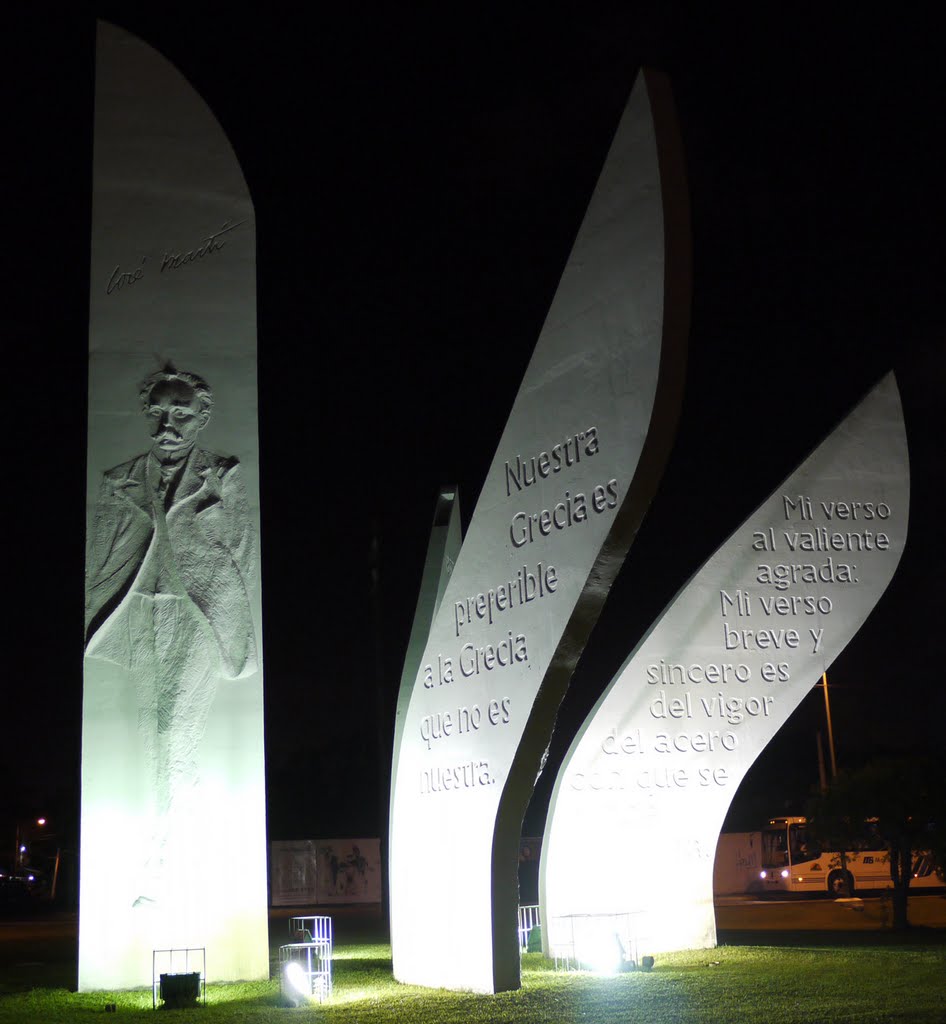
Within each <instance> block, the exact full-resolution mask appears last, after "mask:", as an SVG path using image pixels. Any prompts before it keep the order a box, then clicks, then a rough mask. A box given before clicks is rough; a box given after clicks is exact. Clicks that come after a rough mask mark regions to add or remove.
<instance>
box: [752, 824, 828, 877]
mask: <svg viewBox="0 0 946 1024" xmlns="http://www.w3.org/2000/svg"><path fill="white" fill-rule="evenodd" d="M820 856H821V849H820V847H818V845H817V844H816V843H815V842H814V841H813V840H811V839H809V836H808V828H807V826H806V825H805V824H804V823H803V822H792V823H791V824H787V823H786V824H774V825H769V826H768V827H767V828H766V829H765V830H764V831H763V832H762V865H763V867H769V868H778V867H782V866H784V865H787V864H798V863H800V862H802V861H808V860H816V859H817V858H818V857H820Z"/></svg>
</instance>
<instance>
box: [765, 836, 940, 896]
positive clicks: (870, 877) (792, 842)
mask: <svg viewBox="0 0 946 1024" xmlns="http://www.w3.org/2000/svg"><path fill="white" fill-rule="evenodd" d="M864 828H865V840H866V842H865V844H864V846H865V849H862V850H847V851H845V854H846V863H845V866H844V867H843V868H842V867H841V854H840V853H839V852H838V851H836V850H825V849H822V848H821V846H820V844H819V843H818V842H816V841H815V840H814V839H813V838H810V837H809V835H808V822H807V819H805V818H771V819H770V820H769V823H768V825H766V826H765V827H764V828H763V829H762V863H761V866H760V871H759V878H760V880H761V882H762V888H763V889H764V891H765V892H807V893H822V892H827V893H830V894H831V895H833V896H852V895H853V894H854V893H855V891H857V890H858V889H889V888H892V887H893V882H892V881H891V878H890V867H889V865H888V863H887V851H886V849H885V847H884V844H883V843H882V842H881V840H880V839H879V837H877V829H876V825H875V823H874V822H871V821H868V822H866V823H865V825H864ZM871 838H875V839H876V842H874V843H871V842H870V840H871ZM872 846H875V847H876V849H871V848H870V847H872ZM942 885H943V880H942V879H941V878H940V877H939V875H937V873H936V872H935V871H934V870H933V861H932V858H931V857H930V856H929V855H928V854H925V853H914V855H913V878H912V879H911V880H910V889H911V891H912V890H913V889H932V888H936V887H938V886H942Z"/></svg>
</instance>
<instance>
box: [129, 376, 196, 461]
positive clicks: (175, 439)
mask: <svg viewBox="0 0 946 1024" xmlns="http://www.w3.org/2000/svg"><path fill="white" fill-rule="evenodd" d="M145 415H146V416H147V417H148V423H149V426H150V429H151V438H152V447H151V450H152V451H153V452H154V455H155V457H156V458H157V459H158V461H159V462H178V461H179V460H180V459H183V458H185V457H186V456H187V453H188V452H189V451H190V450H191V448H193V447H194V442H195V441H196V440H197V435H198V434H199V433H200V431H201V429H202V428H203V427H204V425H205V424H206V423H207V420H208V419H210V412H209V410H207V409H205V408H203V407H202V404H201V402H200V400H199V399H198V397H197V394H196V392H195V391H194V389H193V388H192V387H191V386H190V385H189V384H185V383H184V381H182V380H166V381H160V382H159V383H157V384H155V386H154V387H153V388H152V389H151V395H150V397H149V402H148V408H147V409H146V410H145Z"/></svg>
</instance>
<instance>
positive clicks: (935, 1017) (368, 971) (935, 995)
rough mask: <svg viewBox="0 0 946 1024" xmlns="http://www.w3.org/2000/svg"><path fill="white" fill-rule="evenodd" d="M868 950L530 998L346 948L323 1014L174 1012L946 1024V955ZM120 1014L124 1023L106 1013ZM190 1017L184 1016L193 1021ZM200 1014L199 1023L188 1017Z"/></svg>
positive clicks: (233, 1007)
mask: <svg viewBox="0 0 946 1024" xmlns="http://www.w3.org/2000/svg"><path fill="white" fill-rule="evenodd" d="M931 938H932V942H931V944H930V945H922V944H920V942H918V941H917V936H912V937H911V939H910V940H909V941H908V942H903V943H894V942H889V941H888V942H882V943H877V944H874V945H870V944H868V943H857V944H856V945H855V946H852V947H847V946H845V947H841V946H806V945H802V944H798V945H791V944H789V942H786V940H787V939H789V936H785V935H782V936H780V940H781V941H783V942H785V944H784V945H780V946H777V947H776V946H720V947H718V948H717V949H712V950H698V951H693V952H688V953H675V954H672V955H671V954H665V955H663V956H658V957H657V963H656V966H655V967H654V970H653V971H651V972H649V973H643V972H639V973H632V974H623V975H620V976H617V977H612V978H603V977H595V976H592V975H590V974H584V973H570V974H567V973H564V972H560V971H555V970H553V969H552V965H551V963H549V962H548V961H546V960H544V959H543V958H542V957H541V955H539V954H537V953H533V954H527V955H526V956H525V957H524V958H523V965H522V966H523V970H522V982H523V984H522V989H521V990H520V991H518V992H509V993H505V994H503V995H499V996H476V995H469V994H462V993H456V992H445V991H431V990H428V989H420V988H415V987H413V986H410V985H398V984H397V983H396V982H395V981H394V980H393V979H392V976H391V949H390V946H388V945H383V944H372V943H367V942H364V943H359V944H357V945H356V944H351V945H342V946H339V947H337V949H336V960H335V964H334V977H335V993H334V996H333V998H332V1000H331V1001H330V1002H328V1003H326V1004H325V1005H323V1006H321V1007H311V1008H301V1009H286V1008H283V1007H282V1006H281V1005H280V997H279V989H278V983H277V982H275V981H272V982H259V983H254V984H242V985H219V986H210V987H209V988H208V991H207V1006H206V1008H201V1009H199V1010H190V1011H167V1013H166V1014H164V1016H167V1015H168V1014H170V1016H172V1017H173V1018H174V1019H183V1020H190V1019H197V1020H205V1021H207V1022H210V1021H233V1022H235V1024H240V1022H244V1021H245V1022H261V1024H269V1022H276V1021H293V1020H310V1019H311V1020H324V1021H326V1022H332V1021H337V1022H340V1024H342V1022H344V1024H382V1022H383V1024H415V1022H417V1024H421V1022H428V1021H430V1022H444V1024H453V1022H456V1024H476V1022H479V1021H482V1022H490V1024H555V1022H559V1021H561V1022H573V1021H574V1022H578V1021H588V1022H589V1024H592V1022H593V1024H608V1022H612V1021H613V1022H615V1024H617V1022H621V1024H626V1022H632V1021H640V1022H642V1024H690V1022H692V1024H714V1022H719V1024H754V1022H759V1024H789V1022H792V1024H795V1022H802V1021H811V1022H819V1024H821V1022H832V1024H842V1022H848V1021H849V1022H851V1024H881V1022H895V1021H896V1022H903V1024H944V1022H946V945H944V944H943V941H942V936H941V935H937V936H935V937H931ZM108 1002H114V1003H116V1004H117V1013H116V1014H115V1016H114V1017H113V1016H112V1015H111V1014H105V1013H104V1009H105V1004H106V1003H108ZM152 1012H153V1011H152V1009H151V993H150V991H147V990H146V991H143V992H122V993H115V994H114V995H107V994H105V993H95V994H82V995H78V994H75V993H73V992H69V991H67V990H65V989H53V988H34V989H33V990H31V991H27V992H8V994H5V995H0V1022H2V1021H36V1022H38V1024H57V1022H70V1024H71V1022H80V1021H87V1022H90V1024H91V1022H94V1021H96V1020H104V1021H108V1020H113V1019H114V1020H121V1021H139V1020H149V1019H150V1020H153V1019H154V1017H153V1016H151V1015H152ZM182 1014H184V1015H185V1016H183V1017H182ZM187 1014H189V1016H186V1015H187Z"/></svg>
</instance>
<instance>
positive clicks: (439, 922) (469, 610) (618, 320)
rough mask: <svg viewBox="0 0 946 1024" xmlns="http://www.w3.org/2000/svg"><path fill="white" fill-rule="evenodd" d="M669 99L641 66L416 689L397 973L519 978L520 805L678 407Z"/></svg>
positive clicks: (467, 982) (398, 879) (466, 979)
mask: <svg viewBox="0 0 946 1024" xmlns="http://www.w3.org/2000/svg"><path fill="white" fill-rule="evenodd" d="M669 107H670V104H669V92H668V89H667V85H666V82H665V81H663V80H662V79H661V78H660V77H659V76H656V77H653V78H651V77H648V78H647V81H646V84H645V79H644V77H643V76H641V77H640V78H639V79H638V82H637V84H636V86H635V88H634V90H633V93H632V95H631V98H630V100H629V102H628V105H627V108H626V110H625V112H624V114H623V117H622V119H621V122H620V125H619V127H618V129H617V133H616V135H615V139H614V142H613V144H612V147H611V151H610V153H609V154H608V157H607V160H606V162H605V166H604V169H603V171H602V174H601V177H600V179H599V181H598V184H597V186H596V189H595V191H594V194H593V196H592V199H591V202H590V204H589V207H588V210H587V212H586V214H585V218H584V221H583V223H582V225H581V229H580V231H579V233H578V237H577V239H576V242H575V244H574V247H573V249H572V252H571V255H570V257H569V260H568V264H567V266H566V268H565V270H564V273H563V276H562V279H561V282H560V284H559V287H558V291H557V292H556V295H555V298H554V300H553V302H552V305H551V308H550V310H549V313H548V316H547V319H546V322H545V325H544V327H543V329H542V332H541V334H540V337H539V340H538V342H537V345H536V349H535V352H534V355H533V357H532V360H531V362H530V364H529V366H528V368H527V370H526V373H525V377H524V379H523V382H522V385H521V388H520V391H519V394H518V396H517V398H516V401H515V403H514V406H513V409H512V412H511V413H510V416H509V419H508V422H507V425H506V428H505V431H504V433H503V436H502V438H501V440H500V443H499V448H498V450H497V453H496V455H495V457H494V460H493V463H492V466H491V468H490V471H489V473H488V476H487V479H486V482H485V484H484V487H483V490H482V493H481V494H480V497H479V500H478V502H477V505H476V508H475V510H474V514H473V517H472V520H471V523H470V526H469V530H468V532H467V535H466V537H465V539H464V541H463V546H462V548H461V550H460V554H459V557H458V559H457V563H456V567H455V569H454V571H453V573H452V575H451V577H450V581H449V583H448V584H447V588H446V591H445V593H444V596H443V599H442V603H441V605H440V608H439V611H438V613H437V615H436V616H435V617H434V620H433V623H432V626H431V628H430V633H429V636H428V637H427V642H426V645H425V649H424V653H423V657H422V658H421V659H420V664H419V669H418V671H417V673H416V680H415V681H414V682H413V687H412V690H411V693H410V700H409V702H408V703H407V706H406V707H405V706H404V703H403V701H402V702H401V707H400V711H399V720H398V725H397V729H398V736H399V737H400V746H399V756H398V763H397V764H396V765H395V767H394V772H395V778H396V781H395V785H394V790H393V797H392V819H391V820H392V830H391V847H390V849H391V852H390V885H391V930H392V942H393V952H394V971H395V976H396V977H397V978H398V979H399V980H400V981H404V982H413V983H416V984H421V985H428V986H433V987H447V988H458V989H470V990H473V991H479V992H493V991H499V990H505V989H510V988H515V987H518V985H519V955H518V946H517V936H516V906H517V864H518V848H519V832H520V826H521V822H522V816H523V814H524V812H525V808H526V805H527V802H528V799H529V796H530V795H531V792H532V788H533V785H534V781H535V778H536V774H537V772H538V771H539V768H540V765H541V763H542V759H543V755H544V752H545V750H546V747H547V744H548V740H549V736H550V733H551V729H552V724H553V721H554V716H555V712H556V710H557V708H558V705H559V702H560V700H561V697H562V694H563V693H564V691H565V688H566V686H567V684H568V680H569V678H570V676H571V673H572V670H573V668H574V665H575V662H576V661H577V658H578V657H579V655H580V653H581V650H582V648H583V646H584V642H585V639H586V637H587V635H588V633H589V632H590V629H591V627H592V625H593V623H594V621H595V619H596V618H597V614H598V611H599V610H600V607H601V605H602V603H603V601H604V599H605V597H606V595H607V591H608V588H609V586H610V583H611V581H612V580H613V578H614V576H615V574H616V573H617V570H618V568H619V567H620V565H621V562H622V561H623V558H624V554H625V552H626V550H627V548H628V546H629V545H630V543H631V540H632V539H633V536H634V533H635V532H636V529H637V526H638V525H639V523H640V520H641V518H642V516H643V514H644V511H645V509H646V507H647V504H648V503H649V501H650V498H651V496H652V494H653V493H654V490H655V489H656V486H657V481H658V479H659V476H660V473H661V472H662V469H663V465H664V462H665V459H666V455H667V452H668V450H669V446H670V444H671V441H672V438H673V433H674V430H675V427H676V416H677V413H678V410H679V399H680V393H681V388H682V368H683V354H682V353H683V348H684V342H685V338H686V328H687V318H688V310H689V301H688V289H687V283H688V280H687V276H688V269H689V261H688V252H689V250H688V244H687V239H688V236H687V232H686V228H687V223H686V214H685V191H684V188H683V182H682V171H681V168H680V161H679V153H678V152H677V147H676V146H675V142H676V136H675V132H674V131H673V127H674V125H673V119H672V116H671V115H672V112H671V110H670V109H669ZM655 122H656V123H657V130H656V132H655ZM681 204H682V206H683V207H684V209H683V212H681ZM464 429H467V430H472V429H476V425H475V424H465V425H464Z"/></svg>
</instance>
